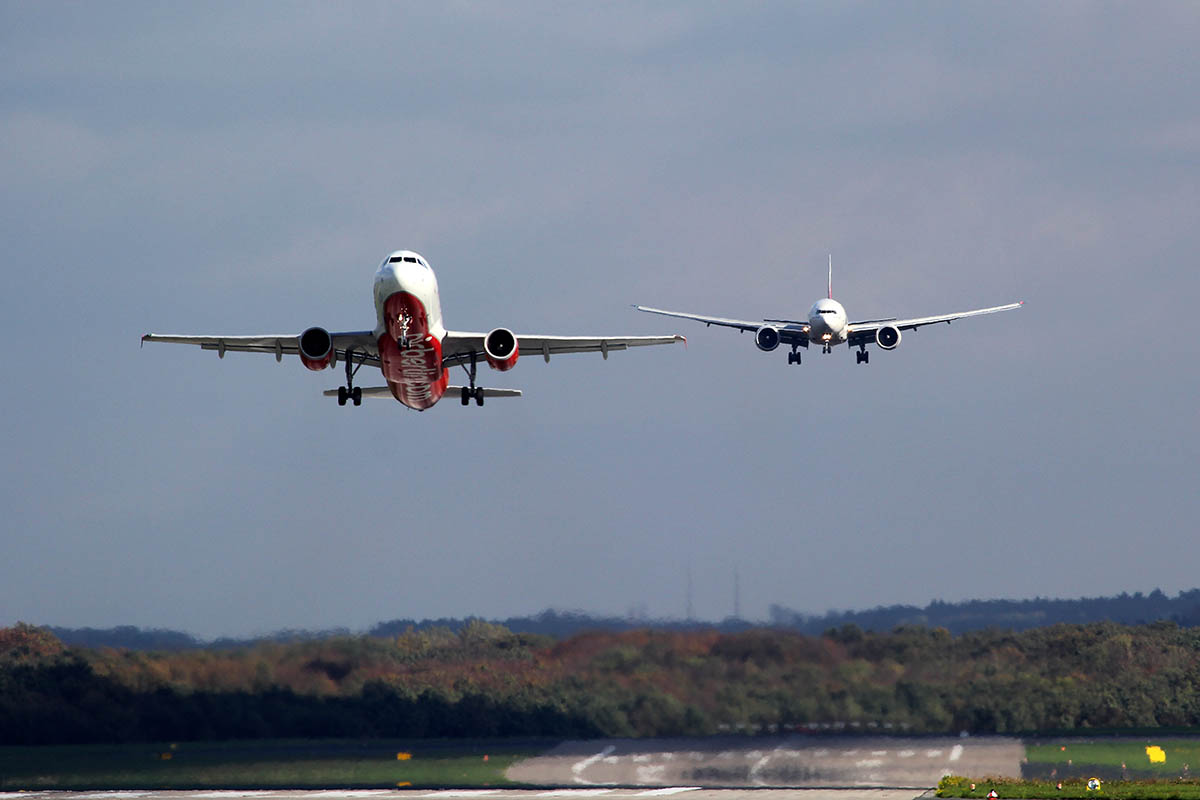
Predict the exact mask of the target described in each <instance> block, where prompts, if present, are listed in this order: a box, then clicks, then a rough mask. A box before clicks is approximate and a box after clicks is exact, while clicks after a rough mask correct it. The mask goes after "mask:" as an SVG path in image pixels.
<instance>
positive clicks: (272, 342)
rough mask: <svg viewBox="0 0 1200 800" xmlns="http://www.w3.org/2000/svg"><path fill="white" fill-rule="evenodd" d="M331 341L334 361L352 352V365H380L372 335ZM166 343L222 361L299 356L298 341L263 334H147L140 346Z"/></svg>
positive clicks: (335, 335) (355, 333) (359, 333)
mask: <svg viewBox="0 0 1200 800" xmlns="http://www.w3.org/2000/svg"><path fill="white" fill-rule="evenodd" d="M329 335H330V336H331V337H332V338H333V349H334V351H335V352H336V353H337V360H338V361H343V360H344V359H345V358H346V353H347V351H348V350H351V349H353V351H354V361H355V363H365V364H374V365H378V364H379V345H378V343H377V342H376V341H375V334H374V333H373V332H371V331H343V332H340V333H330V334H329ZM146 342H168V343H171V344H194V345H198V346H199V347H200V349H201V350H216V351H217V355H218V356H220V357H221V358H224V357H225V353H227V352H235V353H274V354H275V360H276V361H282V360H283V356H284V355H285V354H286V355H299V353H300V337H299V336H290V335H275V334H266V335H263V336H190V335H186V336H185V335H176V334H163V333H147V334H146V335H145V336H143V337H142V343H143V344H144V343H146Z"/></svg>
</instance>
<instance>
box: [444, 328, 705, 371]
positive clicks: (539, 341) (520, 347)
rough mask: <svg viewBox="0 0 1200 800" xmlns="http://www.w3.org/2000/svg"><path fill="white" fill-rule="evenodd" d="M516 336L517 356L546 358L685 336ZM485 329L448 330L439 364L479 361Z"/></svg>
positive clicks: (666, 341) (682, 339) (602, 351)
mask: <svg viewBox="0 0 1200 800" xmlns="http://www.w3.org/2000/svg"><path fill="white" fill-rule="evenodd" d="M513 335H514V336H516V337H517V354H518V358H527V357H529V356H541V357H542V358H544V359H545V360H546V361H547V362H549V361H550V356H553V355H561V354H566V353H600V354H601V355H603V356H604V357H605V358H608V354H609V353H610V352H612V351H614V350H627V349H629V348H630V347H647V346H650V345H656V344H675V343H676V342H686V341H687V339H686V338H685V337H683V336H679V335H678V334H675V335H672V336H540V335H531V334H521V333H518V334H513ZM485 336H487V334H486V333H468V332H463V331H447V332H446V336H445V338H444V339H442V365H443V366H446V367H452V366H454V365H456V364H465V363H467V362H468V361H470V360H471V354H472V353H474V354H475V357H476V358H477V359H478V360H480V361H482V360H483V359H484V353H483V339H484V337H485Z"/></svg>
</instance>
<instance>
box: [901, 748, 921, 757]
mask: <svg viewBox="0 0 1200 800" xmlns="http://www.w3.org/2000/svg"><path fill="white" fill-rule="evenodd" d="M916 754H917V751H916V750H901V751H900V752H899V754H898V755H899V756H900V757H901V758H912V757H913V756H915V755H916Z"/></svg>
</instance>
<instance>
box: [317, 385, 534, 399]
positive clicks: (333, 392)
mask: <svg viewBox="0 0 1200 800" xmlns="http://www.w3.org/2000/svg"><path fill="white" fill-rule="evenodd" d="M480 391H481V392H483V396H484V397H520V396H521V390H520V389H480ZM461 392H462V387H461V386H447V387H446V395H447V396H450V395H453V394H459V393H461ZM323 394H324V395H325V396H326V397H337V396H338V390H337V389H326V390H325V391H324V392H323ZM362 396H363V397H386V398H387V399H389V400H391V399H393V397H392V390H391V389H389V388H388V387H386V386H363V387H362Z"/></svg>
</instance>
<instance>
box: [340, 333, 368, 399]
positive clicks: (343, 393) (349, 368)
mask: <svg viewBox="0 0 1200 800" xmlns="http://www.w3.org/2000/svg"><path fill="white" fill-rule="evenodd" d="M362 365H363V362H362V361H359V362H358V364H357V365H355V363H354V348H353V347H348V348H346V385H345V386H339V387H338V405H339V406H344V405H346V401H347V400H351V401H353V403H354V405H356V406H361V405H362V387H361V386H355V385H354V376H355V374H357V373H358V368H359V367H361V366H362Z"/></svg>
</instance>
